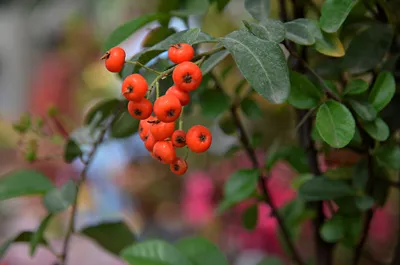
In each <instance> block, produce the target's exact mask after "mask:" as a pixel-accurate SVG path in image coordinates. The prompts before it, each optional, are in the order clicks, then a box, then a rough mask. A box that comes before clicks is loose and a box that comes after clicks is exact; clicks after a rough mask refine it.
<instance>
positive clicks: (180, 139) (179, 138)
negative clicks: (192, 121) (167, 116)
mask: <svg viewBox="0 0 400 265" xmlns="http://www.w3.org/2000/svg"><path fill="white" fill-rule="evenodd" d="M171 142H172V144H173V145H174V146H175V147H178V148H179V147H184V146H185V145H186V133H185V132H184V131H182V130H176V131H175V132H174V133H173V134H172V137H171Z"/></svg>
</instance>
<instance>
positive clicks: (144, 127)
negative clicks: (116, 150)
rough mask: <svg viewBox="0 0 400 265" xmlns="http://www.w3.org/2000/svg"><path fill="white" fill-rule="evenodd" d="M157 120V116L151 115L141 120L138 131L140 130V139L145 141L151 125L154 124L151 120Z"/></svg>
mask: <svg viewBox="0 0 400 265" xmlns="http://www.w3.org/2000/svg"><path fill="white" fill-rule="evenodd" d="M155 120H157V118H156V117H154V116H150V117H148V118H147V119H145V120H141V121H140V122H139V129H138V131H139V136H140V139H142V140H143V141H144V139H145V137H146V135H147V134H148V133H149V131H150V126H151V125H152V123H151V122H152V121H155Z"/></svg>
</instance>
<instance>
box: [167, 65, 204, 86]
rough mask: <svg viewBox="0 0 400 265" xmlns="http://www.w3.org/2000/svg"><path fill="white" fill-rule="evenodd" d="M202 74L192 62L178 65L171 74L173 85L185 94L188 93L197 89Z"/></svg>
mask: <svg viewBox="0 0 400 265" xmlns="http://www.w3.org/2000/svg"><path fill="white" fill-rule="evenodd" d="M202 78H203V74H202V73H201V70H200V67H198V66H197V65H196V64H195V63H192V62H183V63H181V64H178V65H177V66H176V67H175V69H174V71H173V72H172V79H173V80H174V83H175V85H176V86H177V87H178V88H179V89H181V90H183V91H186V92H190V91H193V90H195V89H196V88H198V87H199V85H200V83H201V80H202Z"/></svg>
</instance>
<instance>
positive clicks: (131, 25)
mask: <svg viewBox="0 0 400 265" xmlns="http://www.w3.org/2000/svg"><path fill="white" fill-rule="evenodd" d="M168 17H169V15H168V14H163V13H154V14H146V15H143V16H141V17H139V18H136V19H133V20H131V21H129V22H127V23H125V24H123V25H121V26H119V27H118V28H117V29H115V30H114V31H113V32H112V33H111V34H110V36H109V37H108V38H107V40H106V41H105V43H104V51H108V50H109V49H111V48H113V47H115V46H118V45H119V44H120V43H121V42H123V41H124V40H126V39H127V38H128V37H130V36H131V35H132V34H133V33H135V32H136V31H137V30H138V29H140V28H142V27H143V26H145V25H147V24H148V23H150V22H152V21H154V20H158V19H165V18H168Z"/></svg>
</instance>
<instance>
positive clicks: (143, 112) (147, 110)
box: [128, 98, 153, 120]
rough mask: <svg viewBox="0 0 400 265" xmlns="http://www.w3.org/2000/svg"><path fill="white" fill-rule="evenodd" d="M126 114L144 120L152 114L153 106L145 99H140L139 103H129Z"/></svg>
mask: <svg viewBox="0 0 400 265" xmlns="http://www.w3.org/2000/svg"><path fill="white" fill-rule="evenodd" d="M128 112H129V114H131V116H132V117H134V118H136V119H138V120H144V119H147V118H149V117H150V115H151V113H152V112H153V104H151V102H150V100H148V99H146V98H142V100H141V101H129V103H128Z"/></svg>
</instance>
